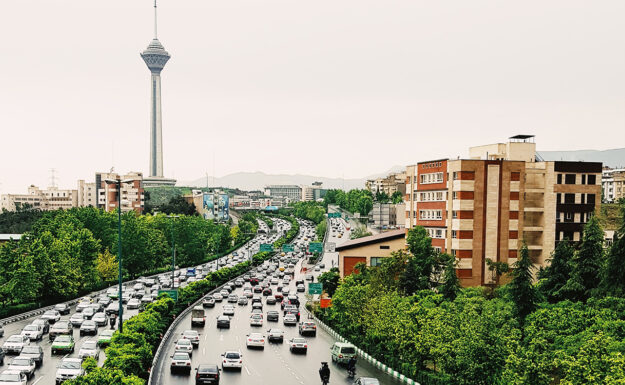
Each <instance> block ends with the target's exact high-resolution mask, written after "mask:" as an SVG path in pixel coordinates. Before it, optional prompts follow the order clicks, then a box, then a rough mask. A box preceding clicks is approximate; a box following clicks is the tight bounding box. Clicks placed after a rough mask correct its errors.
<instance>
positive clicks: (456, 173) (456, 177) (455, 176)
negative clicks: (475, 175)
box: [453, 171, 458, 180]
mask: <svg viewBox="0 0 625 385" xmlns="http://www.w3.org/2000/svg"><path fill="white" fill-rule="evenodd" d="M453 176H454V180H458V172H457V171H454V173H453Z"/></svg>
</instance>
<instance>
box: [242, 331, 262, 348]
mask: <svg viewBox="0 0 625 385" xmlns="http://www.w3.org/2000/svg"><path fill="white" fill-rule="evenodd" d="M245 346H247V348H248V349H250V348H260V349H265V336H264V335H262V334H260V333H250V334H248V335H247V340H246V341H245Z"/></svg>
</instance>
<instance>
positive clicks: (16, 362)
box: [8, 356, 35, 379]
mask: <svg viewBox="0 0 625 385" xmlns="http://www.w3.org/2000/svg"><path fill="white" fill-rule="evenodd" d="M8 369H9V370H19V371H20V372H22V373H24V374H25V375H26V378H28V379H31V378H32V377H33V376H34V375H35V360H33V359H32V358H30V357H22V356H18V357H15V358H14V359H13V361H11V364H10V365H9V367H8Z"/></svg>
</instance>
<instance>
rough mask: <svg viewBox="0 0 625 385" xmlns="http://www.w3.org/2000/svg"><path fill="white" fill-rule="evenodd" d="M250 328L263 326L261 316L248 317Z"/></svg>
mask: <svg viewBox="0 0 625 385" xmlns="http://www.w3.org/2000/svg"><path fill="white" fill-rule="evenodd" d="M250 326H263V315H262V314H259V313H254V314H252V315H251V316H250Z"/></svg>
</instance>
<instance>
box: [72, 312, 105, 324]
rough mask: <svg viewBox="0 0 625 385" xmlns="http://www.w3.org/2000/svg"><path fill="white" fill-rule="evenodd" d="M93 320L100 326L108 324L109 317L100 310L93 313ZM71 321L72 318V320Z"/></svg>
mask: <svg viewBox="0 0 625 385" xmlns="http://www.w3.org/2000/svg"><path fill="white" fill-rule="evenodd" d="M92 320H93V322H95V323H96V324H97V325H98V326H106V324H107V323H108V317H107V316H106V313H104V312H98V313H95V314H94V315H93V318H92ZM70 321H71V320H70Z"/></svg>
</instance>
